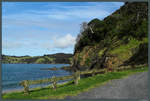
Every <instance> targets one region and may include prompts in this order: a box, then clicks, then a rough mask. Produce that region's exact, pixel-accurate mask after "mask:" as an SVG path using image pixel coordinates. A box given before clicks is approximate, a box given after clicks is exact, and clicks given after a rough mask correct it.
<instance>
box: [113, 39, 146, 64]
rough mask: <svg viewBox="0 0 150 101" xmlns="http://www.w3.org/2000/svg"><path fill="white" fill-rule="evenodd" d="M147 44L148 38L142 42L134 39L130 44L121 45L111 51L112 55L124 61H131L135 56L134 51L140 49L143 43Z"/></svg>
mask: <svg viewBox="0 0 150 101" xmlns="http://www.w3.org/2000/svg"><path fill="white" fill-rule="evenodd" d="M147 42H148V38H143V39H142V40H141V41H139V40H136V39H133V38H132V39H131V40H130V41H129V43H128V44H124V45H121V46H119V47H117V48H115V49H113V50H111V51H110V53H111V54H116V55H118V58H119V59H120V60H123V61H124V60H127V59H129V58H130V57H131V56H132V55H133V53H132V49H134V48H136V47H138V46H139V45H140V44H142V43H147Z"/></svg>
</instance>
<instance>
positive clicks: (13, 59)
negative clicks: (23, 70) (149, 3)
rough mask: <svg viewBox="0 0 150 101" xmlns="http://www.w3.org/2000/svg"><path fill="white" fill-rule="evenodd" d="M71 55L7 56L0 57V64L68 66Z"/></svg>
mask: <svg viewBox="0 0 150 101" xmlns="http://www.w3.org/2000/svg"><path fill="white" fill-rule="evenodd" d="M71 58H72V54H64V53H57V54H51V55H44V56H34V57H31V56H20V57H17V56H7V55H2V63H27V64H29V63H35V64H62V63H63V64H70V60H71Z"/></svg>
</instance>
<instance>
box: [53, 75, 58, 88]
mask: <svg viewBox="0 0 150 101" xmlns="http://www.w3.org/2000/svg"><path fill="white" fill-rule="evenodd" d="M52 78H53V79H52V82H53V83H52V88H53V89H54V90H56V88H57V79H56V76H53V77H52Z"/></svg>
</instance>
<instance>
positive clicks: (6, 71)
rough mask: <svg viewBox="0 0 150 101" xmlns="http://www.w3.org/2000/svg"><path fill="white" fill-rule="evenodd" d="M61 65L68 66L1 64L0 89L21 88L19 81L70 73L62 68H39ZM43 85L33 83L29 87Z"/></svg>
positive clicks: (54, 65)
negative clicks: (52, 69) (53, 69)
mask: <svg viewBox="0 0 150 101" xmlns="http://www.w3.org/2000/svg"><path fill="white" fill-rule="evenodd" d="M62 66H69V64H2V90H3V91H5V90H16V89H22V87H21V86H19V82H20V81H23V80H38V79H44V78H50V77H52V76H57V77H59V76H66V75H71V73H70V72H67V71H64V70H57V71H51V70H41V68H52V67H57V68H60V67H62ZM44 85H47V84H44ZM44 85H33V86H30V88H33V87H37V86H44Z"/></svg>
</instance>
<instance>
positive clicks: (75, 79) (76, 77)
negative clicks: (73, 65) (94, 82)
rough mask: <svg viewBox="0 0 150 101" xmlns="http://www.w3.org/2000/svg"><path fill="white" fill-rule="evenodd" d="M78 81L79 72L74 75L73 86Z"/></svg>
mask: <svg viewBox="0 0 150 101" xmlns="http://www.w3.org/2000/svg"><path fill="white" fill-rule="evenodd" d="M79 80H80V71H77V72H75V73H74V84H75V85H78V81H79Z"/></svg>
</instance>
